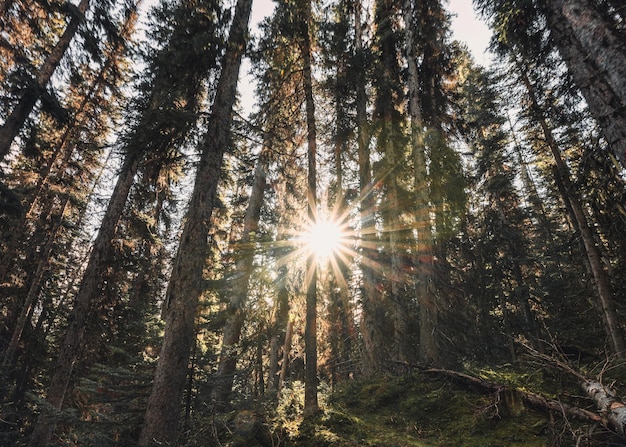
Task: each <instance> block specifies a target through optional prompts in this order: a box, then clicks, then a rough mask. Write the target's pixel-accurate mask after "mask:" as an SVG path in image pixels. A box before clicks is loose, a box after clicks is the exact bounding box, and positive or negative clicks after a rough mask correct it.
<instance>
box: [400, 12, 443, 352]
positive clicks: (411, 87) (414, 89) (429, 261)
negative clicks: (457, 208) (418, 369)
mask: <svg viewBox="0 0 626 447" xmlns="http://www.w3.org/2000/svg"><path fill="white" fill-rule="evenodd" d="M413 3H414V1H412V0H405V1H404V22H405V26H406V31H405V32H406V40H405V49H406V52H407V64H408V97H409V114H410V117H411V149H412V153H413V163H414V195H415V226H416V230H417V247H416V254H417V261H418V263H419V264H418V269H417V275H416V282H417V284H416V298H417V302H418V304H419V312H420V319H419V321H420V340H419V343H420V358H421V360H422V361H424V362H432V361H434V362H439V353H438V348H437V319H438V318H437V313H438V311H437V303H436V302H435V293H434V291H433V290H432V280H433V279H432V274H433V235H432V223H431V220H430V197H429V196H430V195H429V186H428V173H427V168H426V146H425V144H424V132H425V128H424V120H423V117H422V104H421V101H420V98H419V83H420V78H419V71H418V66H417V59H418V55H417V54H415V49H416V48H417V43H416V41H415V40H416V39H415V34H416V30H415V27H416V26H417V20H418V19H419V18H418V17H416V13H415V12H414V9H413Z"/></svg>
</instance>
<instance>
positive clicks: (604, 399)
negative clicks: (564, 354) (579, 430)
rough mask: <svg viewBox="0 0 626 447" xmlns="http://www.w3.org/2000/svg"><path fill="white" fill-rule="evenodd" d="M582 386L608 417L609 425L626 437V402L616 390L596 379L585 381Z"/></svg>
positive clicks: (599, 409)
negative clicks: (618, 395) (619, 396)
mask: <svg viewBox="0 0 626 447" xmlns="http://www.w3.org/2000/svg"><path fill="white" fill-rule="evenodd" d="M582 388H583V390H584V391H585V393H587V396H589V397H590V398H591V399H592V400H593V401H594V402H595V404H596V407H597V408H598V411H599V412H600V413H601V414H602V415H604V417H606V419H607V421H608V423H609V426H610V427H611V428H613V429H614V430H615V431H617V433H618V434H619V435H621V436H622V437H626V404H625V403H624V402H623V401H622V400H620V399H619V398H618V397H617V395H616V394H615V391H613V390H611V389H609V388H607V387H605V386H604V385H602V384H601V383H600V382H598V381H596V380H590V381H587V382H584V383H583V384H582Z"/></svg>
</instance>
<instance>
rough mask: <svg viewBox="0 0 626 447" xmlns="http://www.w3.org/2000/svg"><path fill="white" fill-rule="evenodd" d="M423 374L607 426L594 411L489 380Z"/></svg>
mask: <svg viewBox="0 0 626 447" xmlns="http://www.w3.org/2000/svg"><path fill="white" fill-rule="evenodd" d="M422 372H424V373H427V374H435V375H440V376H444V377H448V378H451V379H454V380H456V381H459V382H462V383H465V384H466V385H471V386H476V387H479V388H481V389H483V390H485V391H488V392H491V393H500V394H502V393H505V392H514V393H517V394H518V395H519V396H520V397H521V398H522V400H523V401H524V402H525V403H527V404H528V405H529V406H531V407H533V408H538V409H541V410H544V411H548V412H557V413H561V414H565V415H567V416H570V417H574V418H576V419H578V420H583V421H588V422H594V423H596V424H601V425H603V426H606V424H605V423H604V420H603V418H602V417H601V416H600V415H598V414H596V413H594V412H592V411H589V410H585V409H584V408H579V407H576V406H573V405H569V404H566V403H564V402H560V401H558V400H554V399H548V398H546V397H545V396H542V395H540V394H535V393H530V392H528V391H522V390H519V389H517V388H511V387H507V386H505V385H501V384H497V383H493V382H490V381H488V380H484V379H481V378H480V377H475V376H471V375H469V374H465V373H461V372H458V371H450V370H447V369H435V368H430V369H425V370H422ZM625 416H626V413H625ZM611 425H612V424H611Z"/></svg>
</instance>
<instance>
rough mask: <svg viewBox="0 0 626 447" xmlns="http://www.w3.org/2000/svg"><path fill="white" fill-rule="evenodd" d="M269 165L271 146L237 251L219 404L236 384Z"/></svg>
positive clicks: (259, 168)
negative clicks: (237, 256)
mask: <svg viewBox="0 0 626 447" xmlns="http://www.w3.org/2000/svg"><path fill="white" fill-rule="evenodd" d="M267 164H268V149H267V148H264V149H263V150H262V151H261V154H260V155H259V159H258V160H257V165H256V168H255V170H254V181H253V182H252V190H251V193H250V199H249V201H248V208H247V209H246V214H245V216H244V221H243V232H242V234H241V239H240V241H239V245H240V247H239V249H237V250H235V252H236V253H238V254H239V256H240V257H241V258H240V259H239V260H238V261H237V263H236V266H235V271H234V277H235V278H236V279H235V281H236V284H235V285H234V286H233V290H232V296H231V299H230V303H229V304H228V319H227V321H226V325H225V326H224V334H223V338H222V349H221V353H220V360H219V364H218V367H217V372H216V374H215V387H214V388H213V390H212V398H213V401H214V402H215V405H216V406H218V407H221V406H223V405H224V404H225V403H226V401H227V399H228V396H229V395H230V392H231V390H232V387H233V379H234V374H235V369H236V365H237V358H238V352H237V350H236V347H237V344H238V343H239V338H240V336H241V329H242V327H243V323H244V320H245V309H244V308H245V306H246V303H247V301H248V292H249V290H248V288H249V282H250V275H251V274H252V261H253V258H254V244H255V241H254V240H251V237H250V235H251V234H254V233H255V232H256V231H257V229H258V227H259V219H260V216H261V207H262V206H263V195H264V191H265V182H266V170H267Z"/></svg>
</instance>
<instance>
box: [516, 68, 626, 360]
mask: <svg viewBox="0 0 626 447" xmlns="http://www.w3.org/2000/svg"><path fill="white" fill-rule="evenodd" d="M518 69H519V72H520V76H521V79H522V82H523V83H524V86H525V87H526V90H527V92H528V95H529V97H530V100H531V108H532V110H531V112H532V113H533V118H534V119H535V121H536V122H537V123H539V125H540V126H541V129H542V131H543V134H544V138H545V141H546V144H547V146H548V148H549V149H550V152H551V153H552V156H553V158H554V162H555V181H556V184H557V187H558V189H559V191H560V193H561V196H562V198H563V200H564V201H565V203H566V204H568V205H569V207H568V209H570V210H571V213H572V220H573V223H574V224H575V226H576V229H577V230H578V231H579V232H580V236H581V239H582V241H583V247H584V249H585V254H586V255H587V259H588V261H589V266H590V268H591V273H592V275H593V279H594V284H595V288H596V295H597V297H598V301H599V305H600V310H601V313H602V317H603V320H604V327H605V330H606V332H607V335H608V336H609V339H610V341H611V349H612V351H613V353H615V354H617V355H620V356H624V355H625V354H626V345H625V344H624V336H623V333H622V329H621V326H620V321H619V317H618V315H617V311H616V309H615V303H614V298H613V294H612V292H611V287H610V280H609V276H608V273H607V271H606V268H605V266H604V265H603V262H602V256H601V254H600V249H599V248H598V245H597V244H596V239H597V235H594V234H593V230H592V228H591V226H590V224H589V221H588V217H587V214H586V212H585V210H584V207H583V205H582V203H581V202H580V199H579V198H578V197H577V195H576V193H575V188H574V185H572V182H571V179H570V172H569V168H568V167H567V165H566V164H565V162H564V161H563V159H562V157H561V151H560V149H559V146H558V144H557V141H556V139H555V138H554V136H553V133H552V129H551V128H550V126H549V125H548V123H547V121H546V120H545V118H544V114H543V112H542V109H541V106H540V105H539V102H538V101H537V97H536V95H535V88H534V86H533V85H532V83H531V82H530V80H529V79H528V76H527V75H526V73H525V71H524V68H523V67H521V66H520V67H518Z"/></svg>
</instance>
